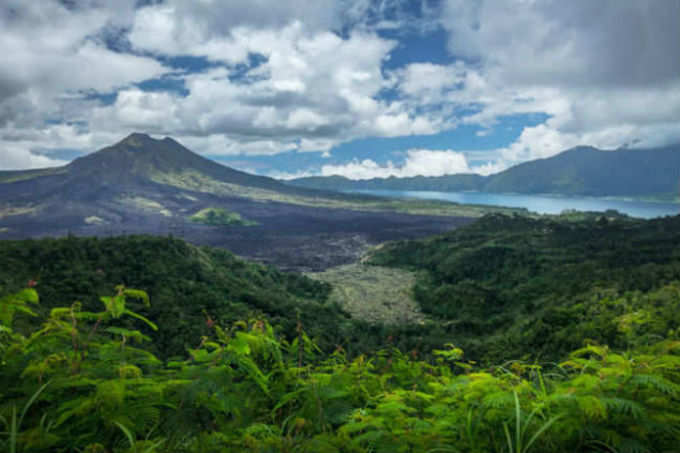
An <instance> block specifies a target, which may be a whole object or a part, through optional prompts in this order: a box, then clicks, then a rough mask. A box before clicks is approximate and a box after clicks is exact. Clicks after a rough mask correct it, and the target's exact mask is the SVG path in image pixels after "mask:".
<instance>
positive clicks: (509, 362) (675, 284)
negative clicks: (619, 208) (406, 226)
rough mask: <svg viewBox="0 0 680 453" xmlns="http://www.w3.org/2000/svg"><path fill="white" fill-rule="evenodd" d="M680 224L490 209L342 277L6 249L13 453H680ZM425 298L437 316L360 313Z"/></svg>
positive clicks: (226, 260) (62, 243)
mask: <svg viewBox="0 0 680 453" xmlns="http://www.w3.org/2000/svg"><path fill="white" fill-rule="evenodd" d="M679 236H680V217H675V218H665V219H657V220H653V221H638V220H632V219H628V218H625V217H620V216H616V215H614V214H613V213H611V215H606V216H600V217H592V216H585V217H584V218H582V217H579V216H576V215H568V216H565V217H564V218H560V217H546V218H529V217H524V216H513V217H508V216H503V215H490V216H486V217H484V218H482V219H480V220H479V221H477V222H475V223H474V224H471V225H469V226H467V227H464V228H461V229H458V230H455V231H452V232H450V233H447V234H444V235H441V236H437V237H433V238H430V239H427V240H419V241H402V242H397V243H393V244H388V245H386V246H384V247H381V248H379V249H377V250H375V251H374V252H373V254H372V256H371V257H370V264H371V265H370V266H368V267H367V266H366V265H365V264H356V265H353V266H348V267H343V268H339V269H335V270H330V271H328V272H326V273H323V274H322V275H318V274H317V275H315V276H314V277H315V278H320V279H322V280H324V281H325V282H323V281H317V280H314V279H310V278H307V277H305V276H301V275H296V274H288V273H282V272H280V271H277V270H276V269H274V268H271V267H267V266H262V265H257V264H253V263H248V262H245V261H242V260H240V259H238V258H236V257H234V256H233V255H232V254H230V253H229V252H226V251H223V250H217V249H209V248H202V247H194V246H190V245H188V244H186V243H184V242H183V241H179V240H176V239H173V238H151V237H142V236H131V237H120V238H108V239H96V238H74V237H68V238H65V239H59V240H53V239H49V240H31V241H3V242H0V262H2V263H3V266H2V267H0V288H2V292H1V293H0V364H1V367H2V368H1V370H2V372H0V449H2V448H4V450H0V451H8V452H14V453H19V452H36V453H43V452H71V451H83V452H88V453H95V452H99V453H133V452H171V453H173V452H176V453H190V452H192V453H193V452H197V453H199V452H200V453H211V452H215V453H217V452H244V451H248V452H262V453H269V452H271V453H274V452H303V453H306V452H308V453H324V452H329V453H393V452H396V453H402V452H403V453H434V452H460V453H563V452H578V453H595V452H617V453H618V452H621V453H623V452H640V453H665V452H673V451H675V450H676V449H677V445H680V311H678V310H677V307H678V301H680V237H679ZM385 266H389V267H391V268H390V269H386V268H385ZM367 269H368V270H367ZM27 281H28V285H27V284H26V282H27ZM326 282H331V283H332V284H333V285H334V288H331V286H330V285H329V284H328V283H326ZM26 286H28V288H26ZM114 288H115V289H114ZM130 288H143V289H144V290H145V291H140V290H133V289H130ZM112 289H113V295H111V296H109V297H100V298H98V297H96V295H97V294H111V291H112ZM409 289H412V291H413V296H414V297H415V300H416V302H417V303H418V304H419V305H420V307H421V310H422V312H423V313H424V314H425V315H426V317H423V318H418V319H417V320H416V322H415V323H407V324H390V325H383V324H378V323H372V322H367V321H365V320H360V319H356V316H357V315H358V314H361V313H363V314H365V315H366V316H368V313H369V312H372V311H377V310H378V308H380V307H379V306H380V305H381V304H382V305H384V304H385V303H390V302H392V303H394V304H395V305H394V306H395V307H400V308H399V310H401V309H403V308H404V304H405V302H406V301H407V298H406V296H407V295H408V294H409ZM38 292H39V293H40V299H39V298H38ZM376 294H382V298H380V297H376V296H375V295H376ZM374 297H375V298H376V300H373V301H370V303H367V304H365V305H364V306H362V307H360V309H361V310H364V311H363V312H362V311H360V309H359V308H358V307H356V306H353V305H352V304H354V303H356V302H358V301H359V299H361V298H374ZM411 303H413V301H412V300H411ZM342 304H344V305H342ZM341 305H342V306H341ZM343 307H346V308H347V309H348V310H352V314H353V315H354V316H353V317H350V316H349V315H348V313H346V312H345V311H344V310H343ZM372 319H380V320H384V321H395V320H396V319H394V318H393V319H391V320H390V319H389V318H385V317H383V316H377V317H374V318H372Z"/></svg>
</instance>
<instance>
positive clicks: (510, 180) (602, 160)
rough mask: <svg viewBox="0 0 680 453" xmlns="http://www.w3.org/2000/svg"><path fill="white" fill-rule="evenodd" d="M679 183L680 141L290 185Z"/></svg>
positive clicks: (612, 192) (525, 188)
mask: <svg viewBox="0 0 680 453" xmlns="http://www.w3.org/2000/svg"><path fill="white" fill-rule="evenodd" d="M679 182H680V145H672V146H667V147H663V148H654V149H645V150H618V151H602V150H599V149H596V148H592V147H577V148H572V149H570V150H567V151H564V152H563V153H561V154H558V155H556V156H553V157H549V158H547V159H537V160H533V161H530V162H525V163H522V164H519V165H517V166H514V167H511V168H509V169H507V170H505V171H503V172H500V173H497V174H494V175H490V176H487V177H483V176H480V175H469V174H458V175H446V176H439V177H422V176H419V177H413V178H394V177H392V178H375V179H369V180H361V181H353V180H349V179H347V178H343V177H340V176H329V177H312V178H300V179H295V180H292V181H289V182H288V183H289V184H291V185H295V186H299V187H306V188H323V189H326V190H333V189H334V190H375V189H383V190H433V191H442V192H445V191H452V192H453V191H465V190H477V191H483V192H496V193H499V192H515V193H527V194H562V195H587V196H632V197H660V198H674V197H675V196H677V193H678V188H679V185H678V184H679Z"/></svg>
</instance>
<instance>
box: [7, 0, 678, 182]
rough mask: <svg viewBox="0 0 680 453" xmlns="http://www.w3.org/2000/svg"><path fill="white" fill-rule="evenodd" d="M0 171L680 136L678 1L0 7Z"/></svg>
mask: <svg viewBox="0 0 680 453" xmlns="http://www.w3.org/2000/svg"><path fill="white" fill-rule="evenodd" d="M0 48H2V49H3V57H2V64H0V170H2V169H21V168H35V167H45V166H53V165H60V164H63V163H66V162H68V161H70V160H72V159H74V158H76V157H78V156H81V155H83V154H86V153H89V152H92V151H95V150H97V149H99V148H101V147H103V146H106V145H108V144H112V143H114V142H116V141H118V140H120V139H121V138H123V137H124V136H126V135H128V134H129V133H130V132H133V131H138V132H146V133H149V134H151V135H153V136H158V137H162V136H172V137H174V138H176V139H177V140H179V141H180V142H182V143H184V144H185V145H186V146H188V147H189V148H190V149H192V150H194V151H196V152H199V153H201V154H203V155H204V156H207V157H210V158H212V159H215V160H217V161H220V162H223V163H225V164H227V165H231V166H233V167H236V168H240V169H244V170H248V171H252V172H257V173H260V174H267V175H272V176H279V177H290V176H293V175H315V174H324V175H328V174H341V175H345V176H348V177H352V178H368V177H373V176H389V175H397V176H412V175H417V174H425V175H440V174H447V173H460V172H477V173H482V174H488V173H490V172H495V171H498V170H501V169H503V168H506V167H507V166H509V165H513V164H516V163H518V162H522V161H525V160H528V159H535V158H540V157H547V156H551V155H553V154H555V153H557V152H559V151H561V150H564V149H567V148H569V147H572V146H576V145H580V144H586V145H593V146H597V147H601V148H606V149H616V148H619V147H651V146H658V145H664V144H669V143H678V142H680V0H649V1H644V0H600V1H592V0H572V1H564V0H554V1H550V0H545V1H539V0H479V1H468V0H410V1H406V0H286V1H282V0H244V1H241V0H222V1H220V0H165V1H153V0H146V1H139V0H137V1H135V0H116V1H115V2H113V1H106V0H41V1H26V0H2V1H1V2H0Z"/></svg>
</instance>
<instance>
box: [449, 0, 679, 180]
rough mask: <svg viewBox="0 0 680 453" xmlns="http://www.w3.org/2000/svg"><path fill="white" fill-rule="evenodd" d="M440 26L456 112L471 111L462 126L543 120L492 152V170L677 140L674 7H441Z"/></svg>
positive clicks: (484, 2) (506, 0) (628, 0)
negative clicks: (452, 68)
mask: <svg viewBox="0 0 680 453" xmlns="http://www.w3.org/2000/svg"><path fill="white" fill-rule="evenodd" d="M441 23H442V25H443V26H444V27H445V28H446V29H447V30H448V31H449V37H450V39H449V48H450V50H451V52H452V53H453V54H454V55H457V56H460V57H465V58H467V59H469V60H470V61H475V62H476V63H475V64H474V66H473V67H472V68H465V76H464V79H465V80H464V82H463V84H462V85H461V89H460V90H458V91H452V92H450V93H449V96H448V102H450V103H452V104H453V105H457V106H466V105H473V103H474V102H475V99H476V100H477V103H478V105H479V107H480V108H479V111H478V113H476V114H474V115H470V116H467V117H465V118H463V119H462V122H464V123H467V124H479V125H482V126H485V127H492V126H493V125H494V124H495V123H496V122H497V121H498V118H499V117H502V116H504V115H512V114H517V113H531V112H542V113H546V114H548V115H549V116H550V119H548V120H547V121H546V122H545V123H543V124H540V125H538V126H532V127H527V128H525V129H524V131H523V132H522V134H521V135H520V137H519V138H518V139H517V141H516V142H515V143H513V144H511V145H509V146H508V147H506V148H503V149H499V150H497V151H498V152H499V155H500V158H499V160H498V162H497V164H498V165H500V166H506V165H509V164H512V163H516V162H519V161H523V160H527V159H534V158H539V157H548V156H550V155H553V154H556V153H558V152H560V151H562V150H564V149H566V148H568V147H571V146H575V145H580V144H587V145H592V146H597V147H602V148H609V149H612V148H617V147H619V146H622V145H624V144H631V143H633V144H635V145H636V146H656V145H664V144H668V143H672V142H677V141H678V140H679V139H680V126H679V125H678V123H677V119H678V118H680V59H679V58H674V56H675V55H677V54H678V43H680V2H677V1H665V2H639V1H633V0H606V1H599V2H590V1H587V0H576V1H571V2H564V1H558V0H546V1H541V2H534V1H523V0H498V1H488V0H481V1H479V2H467V1H462V0H447V1H446V2H445V3H444V8H443V15H442V22H441Z"/></svg>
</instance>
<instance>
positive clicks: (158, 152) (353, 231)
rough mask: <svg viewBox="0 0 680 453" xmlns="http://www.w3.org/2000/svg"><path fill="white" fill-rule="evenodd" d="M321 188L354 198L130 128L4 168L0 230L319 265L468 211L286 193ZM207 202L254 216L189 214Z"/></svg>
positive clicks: (434, 229)
mask: <svg viewBox="0 0 680 453" xmlns="http://www.w3.org/2000/svg"><path fill="white" fill-rule="evenodd" d="M186 174H189V175H190V178H193V179H191V180H190V184H185V182H184V180H182V179H181V175H186ZM178 175H180V177H178ZM251 194H253V195H252V196H251ZM253 198H255V199H253ZM319 198H322V199H326V200H335V201H337V200H341V201H342V200H345V199H346V200H355V197H350V196H347V195H341V194H331V193H327V192H321V191H317V190H312V189H306V188H298V187H291V186H288V185H284V184H282V183H280V182H278V181H276V180H274V179H271V178H266V177H261V176H254V175H250V174H247V173H243V172H240V171H237V170H234V169H231V168H229V167H226V166H223V165H220V164H218V163H216V162H213V161H211V160H208V159H205V158H203V157H201V156H199V155H197V154H195V153H193V152H191V151H190V150H188V149H187V148H185V147H184V146H182V145H180V144H179V143H177V142H176V141H174V140H172V139H171V138H165V139H163V140H155V139H153V138H151V137H149V136H148V135H144V134H132V135H130V136H129V137H127V138H126V139H124V140H122V141H121V142H119V143H117V144H116V145H113V146H110V147H107V148H104V149H102V150H100V151H98V152H95V153H92V154H90V155H88V156H85V157H82V158H79V159H76V160H75V161H73V162H72V163H71V164H69V165H67V166H65V167H61V168H55V169H47V170H40V171H28V172H1V173H0V238H4V239H10V238H12V239H19V238H28V237H39V236H62V235H66V234H68V233H72V234H76V235H98V236H109V235H118V234H131V233H148V234H163V235H166V234H173V235H175V236H180V237H183V238H186V239H187V240H189V241H191V242H194V243H197V244H208V245H215V246H221V247H225V248H228V249H230V250H232V251H234V252H235V253H237V254H240V255H242V256H246V257H251V258H256V259H258V260H261V261H266V262H270V263H274V264H277V265H279V266H282V267H284V268H290V269H313V270H318V269H323V268H326V267H328V266H331V265H334V264H340V263H346V262H349V261H352V260H354V259H356V258H357V257H358V256H359V254H360V253H361V252H362V251H363V250H365V248H366V246H367V245H369V244H376V243H379V242H382V241H385V240H391V239H401V238H416V237H421V236H424V235H428V234H433V233H439V232H442V231H445V230H448V229H451V228H453V227H455V226H457V225H459V224H461V223H465V222H467V221H468V220H467V219H459V218H450V217H435V216H413V215H407V214H397V213H373V212H358V211H350V210H341V209H329V208H317V207H310V206H304V205H300V204H292V203H290V202H288V201H289V200H293V201H295V200H298V201H299V200H306V199H319ZM204 208H221V209H225V210H228V211H232V212H236V213H238V214H240V215H241V216H242V217H244V218H246V219H248V220H251V221H255V222H257V223H258V225H256V226H248V227H246V226H234V225H229V226H208V225H203V224H198V223H194V222H191V221H190V220H189V218H190V217H191V215H193V214H195V213H197V212H199V211H200V210H201V209H204Z"/></svg>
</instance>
